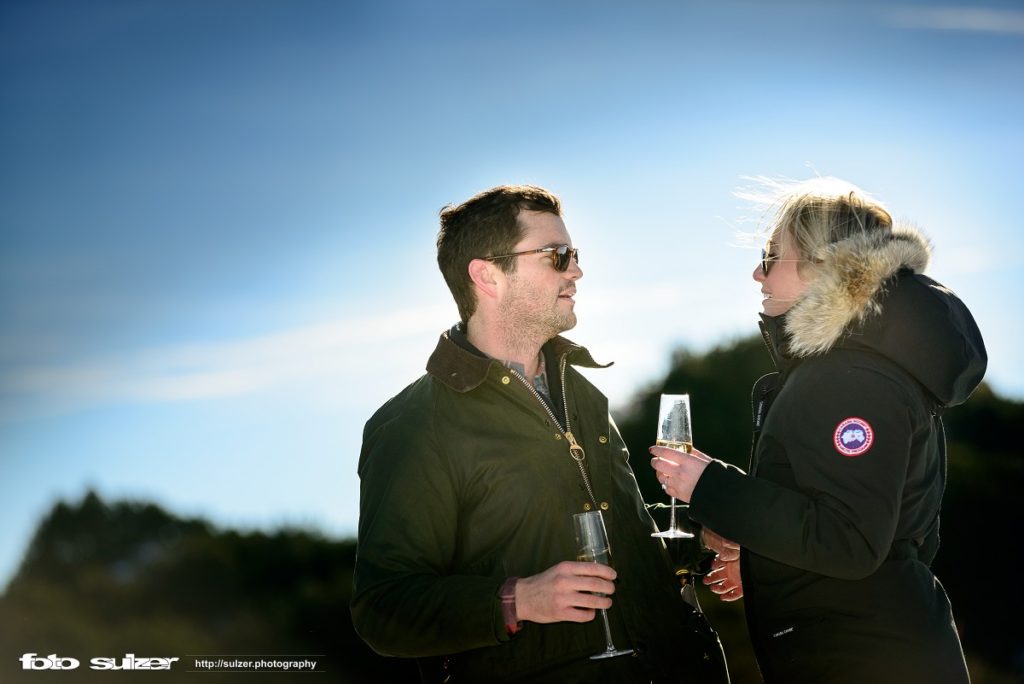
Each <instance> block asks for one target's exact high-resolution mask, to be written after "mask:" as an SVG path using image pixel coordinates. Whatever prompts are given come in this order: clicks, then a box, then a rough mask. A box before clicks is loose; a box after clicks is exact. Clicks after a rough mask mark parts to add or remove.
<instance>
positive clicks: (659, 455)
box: [649, 446, 711, 503]
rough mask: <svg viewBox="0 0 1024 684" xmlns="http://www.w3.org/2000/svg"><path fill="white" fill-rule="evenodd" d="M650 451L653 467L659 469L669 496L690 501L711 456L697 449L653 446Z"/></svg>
mask: <svg viewBox="0 0 1024 684" xmlns="http://www.w3.org/2000/svg"><path fill="white" fill-rule="evenodd" d="M649 451H650V452H651V455H652V456H653V457H654V458H652V459H651V467H652V468H654V469H655V470H656V471H658V482H660V483H661V486H662V488H663V489H664V490H665V491H666V492H668V494H669V496H672V497H674V498H676V499H679V500H680V501H685V502H686V503H689V502H690V499H691V498H693V490H694V488H695V487H696V486H697V480H699V479H700V476H701V475H703V474H704V469H705V468H706V467H707V465H708V463H710V462H711V457H710V456H708V455H707V454H705V453H702V452H700V451H698V450H697V449H692V450H691V451H689V452H687V451H681V450H679V449H671V448H669V447H662V446H653V447H651V448H650V449H649Z"/></svg>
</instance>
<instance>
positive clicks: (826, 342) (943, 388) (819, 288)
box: [764, 227, 988, 406]
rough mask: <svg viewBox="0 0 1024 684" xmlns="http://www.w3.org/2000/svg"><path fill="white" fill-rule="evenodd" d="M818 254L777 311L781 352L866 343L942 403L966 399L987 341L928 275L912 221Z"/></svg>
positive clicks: (798, 353) (806, 353)
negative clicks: (811, 270)
mask: <svg viewBox="0 0 1024 684" xmlns="http://www.w3.org/2000/svg"><path fill="white" fill-rule="evenodd" d="M818 257H819V259H820V261H821V263H820V264H819V265H818V270H817V274H816V276H815V277H814V280H812V281H811V283H810V285H809V286H808V288H807V290H806V291H805V292H804V294H803V295H802V296H801V297H800V299H799V300H798V301H797V302H796V304H794V305H793V307H792V308H791V309H790V310H789V311H788V312H787V313H786V314H785V315H784V316H780V317H776V321H775V322H776V323H781V324H782V328H783V337H784V344H783V345H782V350H780V351H782V352H783V353H784V354H785V355H786V356H790V357H794V358H808V357H814V356H820V355H822V354H826V353H828V352H829V351H831V350H832V349H835V348H859V349H868V350H870V351H873V352H876V353H880V354H882V355H883V356H886V357H887V358H889V359H890V360H892V361H894V362H895V363H896V364H898V365H899V366H901V367H902V368H903V369H904V370H906V371H908V372H909V373H910V374H911V375H913V376H914V377H915V378H916V379H917V380H918V382H920V383H921V384H922V385H924V386H925V387H926V388H927V389H928V390H929V391H930V392H931V393H932V394H933V395H934V396H935V397H936V398H937V399H939V401H940V402H941V403H942V404H944V405H949V406H952V405H956V404H959V403H962V402H963V401H965V400H966V399H967V397H968V396H969V395H970V393H971V392H972V391H974V388H975V387H977V385H978V384H979V383H980V382H981V379H982V377H983V376H984V374H985V368H986V366H987V360H988V357H987V354H986V351H985V344H984V341H983V340H982V337H981V332H980V331H979V330H978V327H977V324H976V323H975V322H974V318H973V317H972V316H971V313H970V311H969V310H968V309H967V307H966V306H965V305H964V304H963V302H962V301H960V299H959V298H958V297H957V296H956V295H955V294H954V293H953V292H952V291H950V290H949V289H947V288H945V287H943V286H942V285H940V284H939V283H937V282H935V281H934V280H932V279H931V278H929V277H928V276H925V275H923V272H924V270H925V269H926V268H927V266H928V262H929V261H930V258H931V249H930V246H929V244H928V241H927V239H926V238H925V237H924V236H923V235H921V234H920V233H919V232H918V231H916V230H914V229H912V228H907V227H902V228H896V229H894V230H893V231H892V233H889V234H875V235H857V236H854V237H851V238H847V239H845V240H841V241H839V242H835V243H833V244H831V245H829V246H828V248H827V249H826V250H825V251H824V252H823V253H822V254H821V255H818ZM764 318H765V320H766V322H768V321H769V320H771V319H770V317H767V316H765V317H764Z"/></svg>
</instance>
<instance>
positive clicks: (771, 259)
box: [761, 249, 810, 278]
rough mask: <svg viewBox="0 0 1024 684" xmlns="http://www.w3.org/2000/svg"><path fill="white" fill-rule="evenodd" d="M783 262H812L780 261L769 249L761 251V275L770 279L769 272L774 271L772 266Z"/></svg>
mask: <svg viewBox="0 0 1024 684" xmlns="http://www.w3.org/2000/svg"><path fill="white" fill-rule="evenodd" d="M781 261H810V260H809V259H780V258H779V257H777V256H775V255H774V254H772V253H770V252H769V251H768V250H767V249H762V250H761V274H762V275H764V277H765V278H767V277H768V271H770V270H772V264H777V263H779V262H781Z"/></svg>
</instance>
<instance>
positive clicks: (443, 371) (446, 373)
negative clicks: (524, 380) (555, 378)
mask: <svg viewBox="0 0 1024 684" xmlns="http://www.w3.org/2000/svg"><path fill="white" fill-rule="evenodd" d="M544 351H545V352H546V353H549V354H550V355H551V356H553V357H554V358H556V359H559V360H561V359H562V357H563V356H564V357H566V358H567V361H568V362H569V363H571V364H572V365H574V366H583V367H585V368H607V367H608V366H610V365H612V364H610V363H606V364H600V363H597V362H596V361H594V359H593V357H592V356H591V355H590V352H589V351H587V349H586V348H585V347H582V346H580V345H578V344H576V343H575V342H572V341H571V340H568V339H566V338H564V337H562V336H561V335H558V336H556V337H554V338H552V339H550V340H548V342H546V343H545V344H544ZM491 366H497V367H499V368H503V366H502V365H501V362H500V361H498V360H496V359H492V358H490V357H488V356H485V355H484V354H483V353H482V352H481V351H480V350H478V349H476V348H475V347H474V346H473V345H472V344H470V343H469V340H467V339H466V337H465V334H464V333H463V332H462V329H461V327H460V324H456V325H454V326H452V327H451V329H450V330H446V331H444V332H443V333H441V337H440V339H438V341H437V347H435V348H434V353H433V354H431V355H430V359H428V360H427V373H429V374H430V375H432V376H434V377H435V378H436V379H437V380H438V382H440V383H442V384H444V385H446V386H448V387H450V388H451V389H453V390H455V391H456V392H468V391H470V390H472V389H476V388H477V387H479V386H480V385H481V384H482V383H483V381H484V380H485V379H486V378H487V373H488V372H489V371H490V369H491Z"/></svg>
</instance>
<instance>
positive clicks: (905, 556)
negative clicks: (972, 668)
mask: <svg viewBox="0 0 1024 684" xmlns="http://www.w3.org/2000/svg"><path fill="white" fill-rule="evenodd" d="M832 249H833V253H832V257H833V258H832V259H829V260H826V262H825V263H824V264H823V265H822V267H821V273H820V274H819V275H818V276H817V277H816V278H815V279H814V280H813V281H812V283H811V285H810V286H809V288H808V291H807V292H806V293H805V294H804V295H803V296H802V297H801V299H800V300H799V301H798V302H797V304H795V305H794V307H793V308H792V309H791V310H790V311H789V312H787V314H785V315H784V316H782V317H776V318H772V317H767V316H763V317H762V318H763V322H762V331H763V333H764V335H765V339H766V341H767V342H768V344H769V348H770V350H771V351H772V352H773V357H774V358H775V360H776V364H777V366H778V368H779V372H778V373H773V374H770V375H768V376H766V377H764V378H761V379H760V380H759V381H758V382H757V383H756V385H755V387H754V390H753V394H752V404H753V410H754V447H753V451H752V457H751V463H750V468H749V472H750V475H745V474H743V473H742V472H741V471H739V470H737V469H735V468H731V467H728V466H725V465H724V464H721V463H719V462H713V463H712V464H711V465H709V467H708V468H707V469H706V470H705V472H704V474H703V475H702V476H701V478H700V480H699V481H698V483H697V486H696V488H695V490H694V493H693V497H692V500H691V506H690V515H691V517H693V518H694V519H695V520H697V521H699V522H700V523H703V524H704V525H706V526H708V527H710V528H712V529H713V530H715V531H716V532H718V533H719V534H721V535H723V536H725V537H727V538H730V539H733V540H734V541H736V542H738V543H739V544H740V545H741V546H742V547H743V552H742V556H741V569H742V577H743V589H744V601H745V607H746V612H747V622H748V628H749V630H750V635H751V640H752V642H753V644H754V647H755V651H756V653H757V657H758V663H759V665H760V667H761V670H762V674H763V675H764V677H765V680H766V681H767V682H785V683H787V684H791V683H793V682H859V683H860V682H889V681H900V682H921V683H922V684H923V683H925V682H928V683H941V682H966V681H967V671H966V667H965V665H964V658H963V653H962V650H961V648H960V643H959V639H958V637H957V634H956V631H955V625H954V622H953V618H952V612H951V609H950V605H949V602H948V600H947V598H946V595H945V592H944V591H943V589H942V586H941V584H940V583H939V581H938V580H937V579H936V578H935V577H934V575H933V574H932V572H931V571H930V569H929V566H930V564H931V561H932V559H933V558H934V556H935V553H936V551H937V549H938V541H939V509H940V504H941V500H942V494H943V489H944V486H945V476H946V453H945V440H944V435H943V429H942V418H941V416H942V412H943V411H944V410H945V409H946V408H947V407H950V406H955V405H957V404H960V403H962V402H963V401H965V400H966V399H967V397H968V395H969V394H970V393H971V392H972V391H973V389H974V388H975V387H976V386H977V385H978V383H979V382H980V381H981V378H982V376H983V374H984V370H985V366H986V354H985V348H984V343H983V342H982V338H981V335H980V333H979V331H978V329H977V327H976V325H975V323H974V320H973V318H972V317H971V315H970V313H969V311H968V310H967V308H966V307H965V306H964V305H963V303H962V302H961V301H960V300H959V299H958V298H957V297H956V296H955V295H954V294H953V293H952V292H950V291H949V290H948V289H946V288H944V287H943V286H942V285H940V284H938V283H937V282H935V281H934V280H931V279H930V278H928V277H927V276H924V275H922V274H921V273H919V272H915V271H920V270H923V268H924V266H925V265H926V264H927V261H928V250H927V245H926V243H925V242H924V240H923V238H921V237H920V236H919V235H917V234H916V233H914V232H911V231H906V230H904V231H901V232H897V233H896V234H895V235H893V236H885V237H872V238H857V239H849V240H847V241H844V242H840V243H836V244H835V245H833V247H832Z"/></svg>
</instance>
